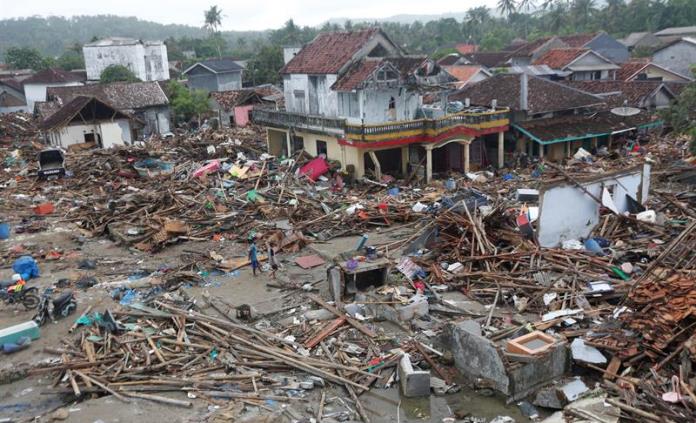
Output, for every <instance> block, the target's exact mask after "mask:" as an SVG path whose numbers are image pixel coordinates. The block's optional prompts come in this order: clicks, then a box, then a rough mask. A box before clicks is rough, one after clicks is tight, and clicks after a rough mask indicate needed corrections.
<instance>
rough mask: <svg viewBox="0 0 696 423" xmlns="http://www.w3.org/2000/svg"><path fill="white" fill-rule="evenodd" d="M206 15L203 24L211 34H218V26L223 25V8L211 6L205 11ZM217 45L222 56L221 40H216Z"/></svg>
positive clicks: (212, 35) (219, 54) (204, 14)
mask: <svg viewBox="0 0 696 423" xmlns="http://www.w3.org/2000/svg"><path fill="white" fill-rule="evenodd" d="M203 16H204V17H205V24H204V25H203V27H204V28H206V29H207V30H208V31H210V36H211V37H214V36H216V35H217V34H218V28H220V25H222V9H220V8H219V7H217V6H210V9H208V10H206V11H205V12H203ZM215 45H216V46H217V51H218V56H219V57H222V51H221V50H220V40H217V41H216V42H215Z"/></svg>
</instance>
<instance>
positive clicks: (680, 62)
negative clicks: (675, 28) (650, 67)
mask: <svg viewBox="0 0 696 423" xmlns="http://www.w3.org/2000/svg"><path fill="white" fill-rule="evenodd" d="M652 61H653V62H654V63H656V64H658V65H660V66H662V67H665V68H667V69H669V70H671V71H674V72H676V73H678V74H681V75H685V76H689V77H693V76H694V75H693V74H692V73H691V70H690V67H691V66H693V65H694V64H696V45H694V44H692V43H689V42H687V41H683V40H682V41H679V42H677V43H675V44H672V45H671V46H669V47H665V48H663V49H662V50H659V51H656V52H655V54H653V57H652Z"/></svg>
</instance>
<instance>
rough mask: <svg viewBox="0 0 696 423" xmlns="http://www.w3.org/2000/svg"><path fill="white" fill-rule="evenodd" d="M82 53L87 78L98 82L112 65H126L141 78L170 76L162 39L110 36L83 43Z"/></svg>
mask: <svg viewBox="0 0 696 423" xmlns="http://www.w3.org/2000/svg"><path fill="white" fill-rule="evenodd" d="M82 54H83V55H84V58H85V68H86V70H87V79H88V80H90V81H98V80H99V78H101V74H102V72H104V69H106V68H108V67H109V66H112V65H121V66H125V67H127V68H128V69H129V70H130V71H131V72H133V74H134V75H135V76H136V77H137V78H138V79H140V80H141V81H165V80H167V79H169V59H168V58H167V46H166V45H165V44H164V43H163V42H162V41H140V40H134V39H132V38H120V37H111V38H105V39H103V40H98V41H94V42H91V43H87V44H85V45H84V46H83V47H82Z"/></svg>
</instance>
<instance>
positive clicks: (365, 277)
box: [327, 253, 391, 302]
mask: <svg viewBox="0 0 696 423" xmlns="http://www.w3.org/2000/svg"><path fill="white" fill-rule="evenodd" d="M350 254H351V253H344V254H342V255H339V256H338V257H337V258H336V259H334V261H335V262H337V265H335V266H332V267H330V268H329V269H328V270H327V279H328V282H329V291H330V292H331V297H332V298H334V299H335V300H336V301H337V302H340V300H341V298H342V297H343V295H345V294H350V295H353V294H355V293H357V292H358V291H364V290H365V289H367V288H369V287H370V286H374V287H379V286H382V285H384V283H385V282H386V281H387V276H388V275H389V272H390V270H391V262H390V261H389V259H387V258H383V257H381V258H376V259H374V260H366V261H357V260H353V259H352V256H350ZM345 256H348V257H347V258H346V257H345ZM334 269H335V270H334Z"/></svg>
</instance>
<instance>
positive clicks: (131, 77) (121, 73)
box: [99, 65, 140, 83]
mask: <svg viewBox="0 0 696 423" xmlns="http://www.w3.org/2000/svg"><path fill="white" fill-rule="evenodd" d="M99 81H100V82H102V83H109V82H118V81H123V82H138V81H140V79H138V77H137V76H135V74H133V72H131V70H130V69H128V68H127V67H125V66H122V65H111V66H109V67H107V68H106V69H104V70H103V71H102V73H101V75H100V76H99Z"/></svg>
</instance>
